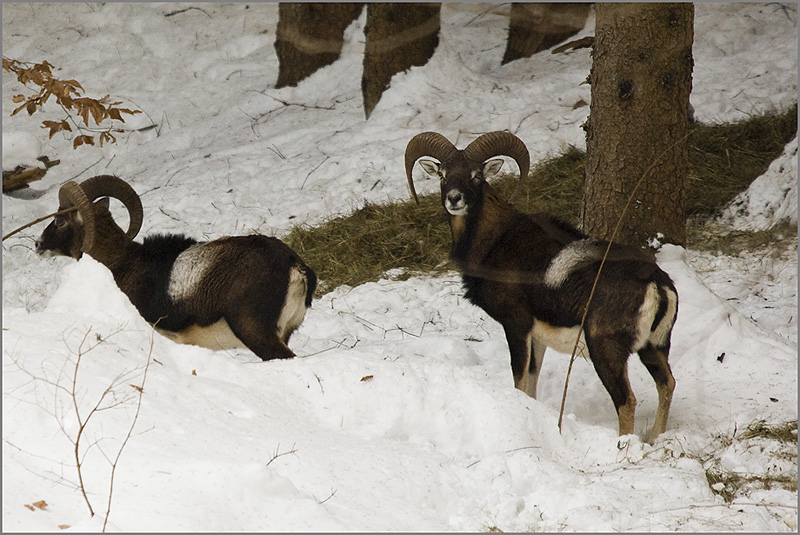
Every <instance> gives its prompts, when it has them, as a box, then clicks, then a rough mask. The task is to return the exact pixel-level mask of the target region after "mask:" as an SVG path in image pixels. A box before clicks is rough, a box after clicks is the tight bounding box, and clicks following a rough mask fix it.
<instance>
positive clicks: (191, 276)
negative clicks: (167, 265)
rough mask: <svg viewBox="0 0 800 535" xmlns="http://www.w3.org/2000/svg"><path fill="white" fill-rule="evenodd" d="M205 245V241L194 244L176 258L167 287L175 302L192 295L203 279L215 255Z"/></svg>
mask: <svg viewBox="0 0 800 535" xmlns="http://www.w3.org/2000/svg"><path fill="white" fill-rule="evenodd" d="M205 245H206V244H205V243H198V244H195V245H192V246H191V247H189V248H188V249H186V250H185V251H184V252H182V253H181V254H180V255H178V258H176V259H175V263H174V264H173V265H172V271H171V272H170V275H169V287H168V288H167V294H168V295H169V298H170V299H172V301H173V302H176V303H177V302H179V301H181V300H183V299H187V298H189V297H191V295H192V294H193V293H194V291H195V288H197V285H198V284H199V283H200V281H202V280H203V277H204V276H205V274H206V272H207V271H208V268H209V266H210V265H211V263H212V262H213V260H214V256H215V255H214V254H213V253H212V252H211V249H209V248H207V247H205Z"/></svg>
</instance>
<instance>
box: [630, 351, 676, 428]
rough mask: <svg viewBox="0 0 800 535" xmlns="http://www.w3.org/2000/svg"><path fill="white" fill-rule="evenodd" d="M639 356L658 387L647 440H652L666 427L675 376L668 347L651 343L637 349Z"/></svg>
mask: <svg viewBox="0 0 800 535" xmlns="http://www.w3.org/2000/svg"><path fill="white" fill-rule="evenodd" d="M639 358H640V359H641V361H642V363H643V364H644V365H645V367H646V368H647V371H649V372H650V375H652V376H653V380H654V381H655V382H656V389H658V411H657V412H656V421H655V423H654V424H653V429H652V431H650V436H649V437H648V441H649V442H652V441H654V440H655V439H656V438H657V437H658V435H660V434H661V433H663V432H664V431H665V430H666V429H667V418H669V407H670V405H671V404H672V392H673V391H674V390H675V378H674V377H673V376H672V370H670V367H669V360H668V359H669V347H665V348H657V347H654V346H653V345H651V344H647V345H646V346H645V347H643V348H642V349H640V350H639Z"/></svg>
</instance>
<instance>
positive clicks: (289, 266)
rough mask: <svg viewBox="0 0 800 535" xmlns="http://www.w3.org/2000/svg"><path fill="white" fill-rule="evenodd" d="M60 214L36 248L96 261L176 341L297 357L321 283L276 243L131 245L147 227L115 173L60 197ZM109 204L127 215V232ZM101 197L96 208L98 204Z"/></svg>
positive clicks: (160, 237)
mask: <svg viewBox="0 0 800 535" xmlns="http://www.w3.org/2000/svg"><path fill="white" fill-rule="evenodd" d="M58 196H59V204H60V209H65V208H69V207H73V206H74V207H76V208H77V209H76V210H74V211H71V212H67V213H65V214H61V215H58V216H56V217H55V219H54V220H53V221H52V222H51V223H50V224H49V225H48V226H47V228H45V229H44V232H42V235H41V236H40V237H39V239H38V240H36V250H37V252H38V253H39V254H40V255H42V256H55V255H64V256H70V257H72V258H75V259H78V258H80V257H81V255H82V254H83V253H87V254H89V255H90V256H91V257H92V258H94V259H95V260H97V261H98V262H100V263H102V264H104V265H105V266H106V267H107V268H108V269H109V270H111V273H112V274H113V275H114V280H115V281H116V283H117V286H119V288H120V289H121V290H122V291H123V293H125V294H126V295H127V296H128V298H129V299H130V300H131V302H132V303H133V305H134V306H135V307H136V309H137V310H138V311H139V313H140V314H141V315H142V317H144V319H145V320H147V321H148V322H150V323H151V324H154V325H155V326H156V329H157V330H158V331H159V332H160V333H161V334H163V335H165V336H167V337H169V338H171V339H172V340H174V341H176V342H179V343H184V344H195V345H199V346H203V347H208V348H211V349H229V348H235V347H246V348H248V349H250V350H251V351H253V353H255V354H256V355H258V356H259V357H260V358H261V359H263V360H269V359H274V358H289V357H293V356H294V353H293V352H292V350H291V349H289V347H288V345H287V344H288V342H289V337H290V336H291V334H292V333H293V332H294V330H295V329H297V327H299V326H300V324H301V323H302V321H303V318H304V317H305V313H306V310H307V309H308V308H309V307H310V306H311V298H312V295H313V294H314V291H315V290H316V286H317V277H316V275H315V273H314V271H313V270H312V269H311V268H309V267H308V266H307V265H306V264H305V263H304V262H303V261H302V260H301V259H300V257H299V256H297V254H296V253H295V252H294V251H293V250H292V249H290V248H289V247H288V246H287V245H286V244H284V243H283V242H281V241H280V240H279V239H277V238H273V237H270V236H261V235H251V236H236V237H224V238H219V239H217V240H213V241H208V242H198V241H196V240H193V239H191V238H188V237H185V236H182V235H176V234H155V235H151V236H147V237H146V238H145V239H144V242H143V243H138V242H135V241H133V238H134V237H135V236H136V234H137V233H138V232H139V229H140V228H141V225H142V220H143V212H142V204H141V201H140V200H139V196H138V195H137V194H136V192H135V191H134V190H133V188H132V187H131V186H130V185H129V184H128V183H127V182H125V181H123V180H121V179H119V178H117V177H115V176H111V175H100V176H96V177H92V178H90V179H88V180H86V181H84V182H83V183H81V184H77V183H75V182H68V183H66V184H64V185H63V186H62V187H61V189H60V190H59V195H58ZM109 197H114V198H116V199H119V200H120V201H122V203H123V204H124V205H125V207H126V208H127V210H128V212H129V214H130V223H129V225H128V231H127V232H125V231H123V230H122V229H121V228H120V227H119V226H118V225H117V224H116V223H115V222H114V219H113V218H112V216H111V212H110V211H109V199H108V198H109ZM97 199H100V200H99V201H97V202H95V201H96V200H97Z"/></svg>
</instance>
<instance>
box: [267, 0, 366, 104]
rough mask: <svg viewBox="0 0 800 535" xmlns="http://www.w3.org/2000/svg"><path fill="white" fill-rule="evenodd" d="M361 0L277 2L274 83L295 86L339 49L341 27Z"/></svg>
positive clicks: (356, 13)
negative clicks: (342, 0)
mask: <svg viewBox="0 0 800 535" xmlns="http://www.w3.org/2000/svg"><path fill="white" fill-rule="evenodd" d="M363 8H364V4H355V3H347V4H343V3H283V2H282V3H281V4H280V5H279V6H278V32H277V36H276V38H275V52H277V54H278V63H279V68H278V81H277V83H276V84H275V87H277V88H280V87H285V86H296V85H297V84H298V83H299V82H300V81H301V80H303V79H305V78H307V77H308V76H310V75H311V74H313V73H314V72H316V71H317V70H318V69H321V68H322V67H325V66H327V65H330V64H331V63H333V62H334V61H336V60H337V59H339V55H340V54H341V53H342V46H343V45H344V31H345V29H347V27H348V26H349V25H350V24H351V23H352V22H353V21H354V20H356V19H357V18H358V16H359V15H360V14H361V11H362V10H363Z"/></svg>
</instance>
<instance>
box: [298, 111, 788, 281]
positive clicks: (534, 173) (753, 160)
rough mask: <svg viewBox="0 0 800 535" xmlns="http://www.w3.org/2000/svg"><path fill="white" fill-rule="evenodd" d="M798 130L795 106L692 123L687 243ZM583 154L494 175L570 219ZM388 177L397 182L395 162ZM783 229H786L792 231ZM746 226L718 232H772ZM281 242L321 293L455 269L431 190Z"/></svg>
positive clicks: (524, 204) (701, 236)
mask: <svg viewBox="0 0 800 535" xmlns="http://www.w3.org/2000/svg"><path fill="white" fill-rule="evenodd" d="M796 132H797V107H796V106H795V107H794V108H793V109H792V110H789V111H787V112H785V113H782V114H769V115H762V116H757V117H753V118H751V119H749V120H747V121H743V122H739V123H735V124H729V125H695V126H693V127H692V133H691V135H690V137H689V180H688V184H687V215H688V216H690V220H689V222H688V229H687V230H688V233H689V243H688V245H689V246H690V247H705V246H707V244H708V242H709V240H708V239H707V233H703V232H700V231H699V230H698V229H701V228H702V227H704V226H706V225H705V220H706V218H707V217H709V216H713V215H714V214H716V213H717V212H718V211H719V210H720V209H722V208H723V207H724V206H725V205H726V204H727V203H728V202H730V201H731V200H732V199H733V198H734V197H735V196H736V195H738V194H739V193H740V192H742V191H744V190H745V189H747V187H748V186H749V185H750V183H751V182H752V181H753V180H754V179H755V178H757V177H758V176H760V175H761V174H763V173H764V171H766V169H767V168H768V167H769V164H770V163H771V162H772V161H773V160H774V159H775V158H776V157H777V156H779V155H780V153H781V151H782V150H783V148H784V146H785V145H786V143H788V142H789V141H790V140H791V139H792V137H793V136H794V135H796ZM584 157H585V154H584V153H583V152H582V151H580V150H578V149H576V148H574V147H570V148H569V149H567V150H566V151H565V152H564V154H562V155H560V156H557V157H554V158H550V159H548V160H544V161H541V162H539V163H538V164H535V165H534V166H533V168H532V170H531V172H530V174H529V176H528V179H527V180H525V181H523V182H522V184H521V185H520V184H519V183H518V181H517V180H516V179H515V178H514V177H511V176H505V177H500V178H498V179H497V180H496V181H494V182H493V185H494V187H495V188H496V189H497V190H498V192H499V193H500V195H501V196H502V197H503V198H505V199H508V200H509V201H510V202H511V203H512V204H514V205H515V206H516V207H517V208H518V209H520V210H521V211H523V212H527V213H534V212H548V213H550V214H553V215H555V216H557V217H560V218H561V219H564V220H566V221H570V222H572V223H577V222H578V217H579V213H580V203H581V191H582V187H583V175H584V159H585V158H584ZM395 179H396V180H398V181H404V177H403V176H402V169H398V170H397V177H395ZM780 232H781V233H782V235H787V233H788V235H789V237H790V238H791V237H792V236H791V235H792V229H787V228H782V229H780ZM747 234H748V233H741V236H740V237H739V239H737V240H731V239H730V238H729V237H721V238H720V240H723V241H725V242H726V243H728V244H739V245H738V246H741V247H743V248H747V247H749V245H748V239H756V240H765V239H767V240H768V239H771V238H770V236H771V234H770V233H769V232H767V233H750V234H752V236H750V237H749V238H747V236H746V235H747ZM793 235H794V236H795V237H796V235H797V232H796V229H794V233H793ZM746 238H747V239H746ZM720 240H717V242H719V241H720ZM285 241H286V242H287V244H289V246H290V247H292V248H293V249H295V250H296V251H297V252H298V254H299V255H300V256H301V257H302V258H303V259H304V260H305V261H306V262H307V263H308V265H310V266H311V267H312V268H313V269H314V270H315V271H316V272H317V275H318V277H319V279H320V287H319V289H318V290H317V293H318V294H320V295H321V294H322V293H325V292H328V291H330V290H332V289H334V288H336V287H337V286H339V285H342V284H347V285H350V286H355V285H358V284H361V283H364V282H368V281H375V280H378V279H379V278H380V277H381V276H382V275H383V274H384V273H385V272H386V271H388V270H391V269H398V268H400V269H402V270H403V271H402V273H403V275H401V276H400V277H409V276H412V275H414V274H419V273H441V272H444V271H447V270H450V269H452V266H451V265H450V264H449V263H448V255H449V252H450V231H449V227H448V225H447V220H446V217H445V214H444V210H443V209H442V207H441V204H440V202H439V197H438V195H426V196H421V197H420V204H419V206H417V205H415V204H414V203H413V202H411V201H410V200H409V201H403V202H396V203H389V204H382V205H376V204H367V205H366V206H364V207H363V208H361V209H358V210H356V211H354V212H353V213H352V214H350V215H348V216H346V217H338V218H335V219H332V220H330V221H327V222H325V223H323V224H321V225H319V226H317V227H307V226H298V227H295V228H294V229H292V231H291V232H290V233H289V234H288V235H287V236H286V237H285Z"/></svg>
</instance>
